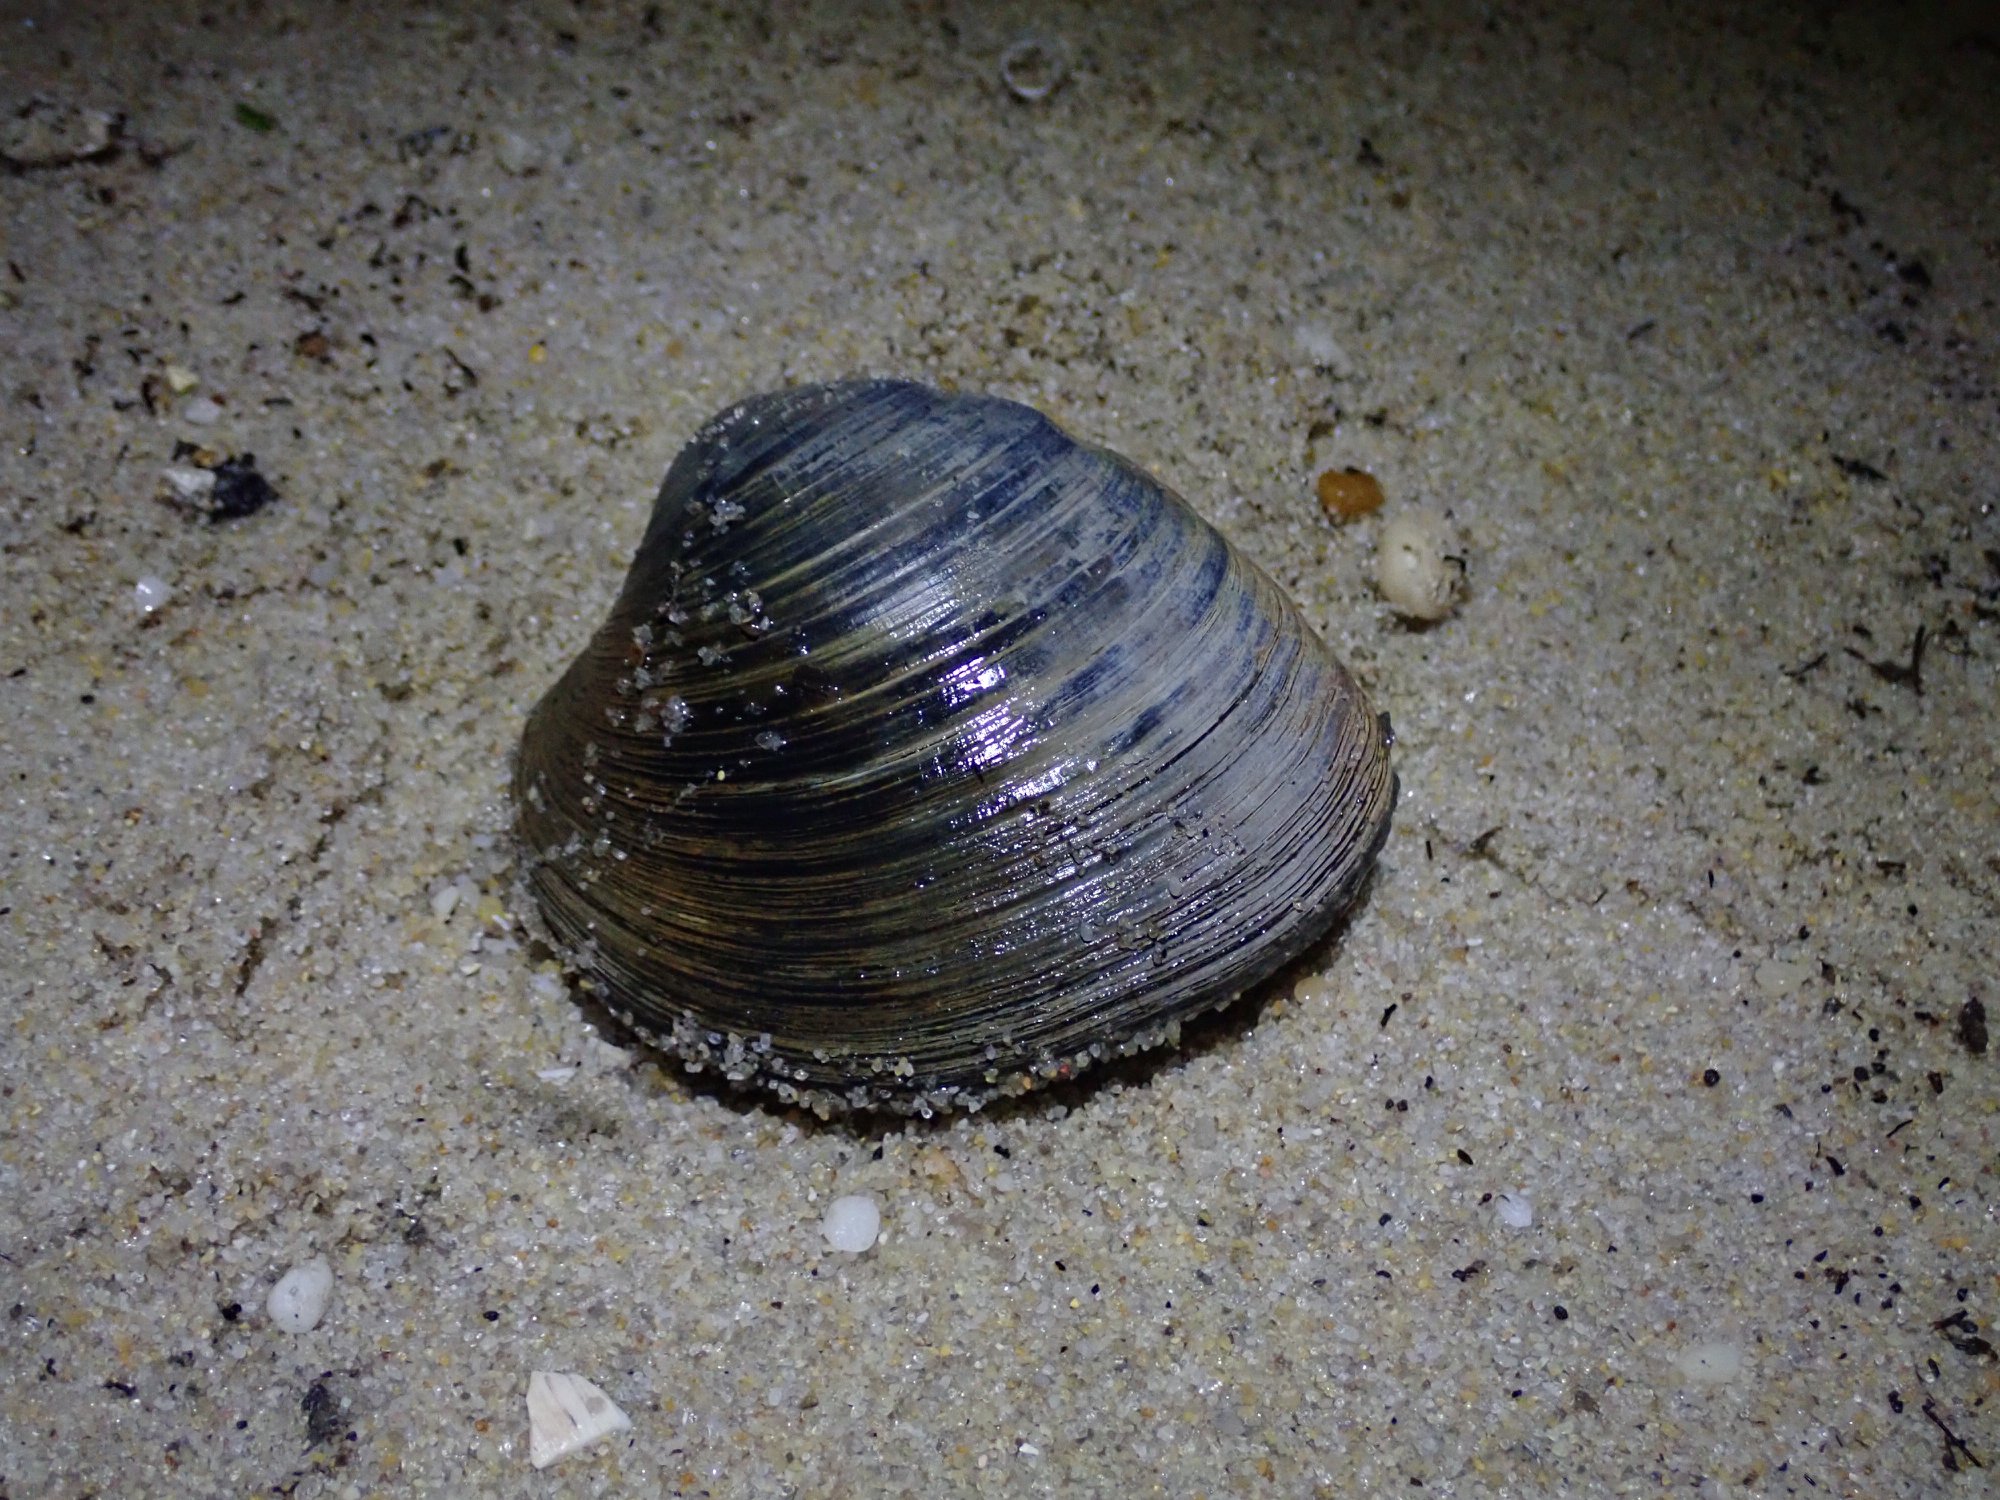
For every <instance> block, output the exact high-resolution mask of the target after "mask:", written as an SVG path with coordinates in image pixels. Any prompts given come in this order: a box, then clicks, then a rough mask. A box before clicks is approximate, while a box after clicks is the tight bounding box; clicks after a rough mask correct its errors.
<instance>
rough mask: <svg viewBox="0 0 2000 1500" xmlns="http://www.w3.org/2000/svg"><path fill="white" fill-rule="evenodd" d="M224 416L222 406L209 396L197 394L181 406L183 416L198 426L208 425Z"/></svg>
mask: <svg viewBox="0 0 2000 1500" xmlns="http://www.w3.org/2000/svg"><path fill="white" fill-rule="evenodd" d="M221 416H222V407H221V405H220V404H219V403H218V402H215V401H212V400H210V399H209V398H208V397H207V396H197V397H195V398H194V400H192V401H190V402H188V404H187V405H186V406H183V407H182V408H181V417H182V419H183V420H185V421H189V422H192V423H194V425H195V426H197V427H206V426H208V425H209V423H211V422H214V421H217V420H218V419H219V418H220V417H221Z"/></svg>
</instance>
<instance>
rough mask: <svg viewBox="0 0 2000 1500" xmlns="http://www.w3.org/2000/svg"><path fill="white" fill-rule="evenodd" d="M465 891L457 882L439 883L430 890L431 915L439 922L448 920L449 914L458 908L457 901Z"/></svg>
mask: <svg viewBox="0 0 2000 1500" xmlns="http://www.w3.org/2000/svg"><path fill="white" fill-rule="evenodd" d="M464 894H465V892H464V891H463V890H461V889H460V888H459V886H458V884H457V882H455V881H454V882H453V883H451V884H450V885H441V886H439V887H438V888H437V889H436V890H434V891H432V892H431V915H432V916H433V917H435V918H436V919H437V920H438V921H440V922H449V921H450V920H451V914H452V913H453V912H455V911H457V910H458V903H459V900H460V898H461V897H463V896H464Z"/></svg>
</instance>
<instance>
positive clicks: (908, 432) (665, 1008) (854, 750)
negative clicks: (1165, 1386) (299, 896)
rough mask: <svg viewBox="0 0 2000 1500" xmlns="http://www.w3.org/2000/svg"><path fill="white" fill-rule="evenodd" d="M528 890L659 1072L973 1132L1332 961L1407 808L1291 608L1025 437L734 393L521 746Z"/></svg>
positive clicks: (1150, 498) (896, 412)
mask: <svg viewBox="0 0 2000 1500" xmlns="http://www.w3.org/2000/svg"><path fill="white" fill-rule="evenodd" d="M515 791H516V797H517V800H518V803H519V815H520V828H521V832H522V836H523V840H524V844H525V848H526V852H527V858H526V861H525V871H526V879H527V882H528V885H529V888H530V889H531V890H532V892H533V894H534V897H535V899H536V901H537V903H538V905H539V907H540V909H541V911H542V914H543V916H544V918H545V919H546V921H547V924H548V926H549V929H550V931H551V933H552V935H553V936H554V938H555V939H556V941H557V943H558V944H559V946H560V947H561V948H562V949H563V950H564V951H565V953H566V955H567V956H568V957H569V958H570V960H571V961H572V962H573V963H574V965H575V966H576V967H577V968H579V969H580V970H582V971H583V972H584V973H585V974H587V975H588V976H590V977H591V978H592V979H593V980H594V981H596V983H597V984H598V985H599V986H600V987H601V988H602V989H603V991H604V992H605V994H606V996H607V998H608V999H609V1001H610V1003H611V1005H612V1007H613V1008H614V1009H615V1010H617V1011H619V1012H620V1013H621V1014H624V1015H625V1016H626V1017H627V1018H628V1019H629V1020H631V1021H632V1022H633V1023H634V1024H636V1025H637V1026H638V1027H639V1028H640V1029H641V1030H642V1031H643V1032H645V1033H646V1034H647V1035H648V1036H650V1037H651V1038H652V1039H653V1040H654V1041H656V1042H657V1043H659V1044H660V1045H662V1046H665V1047H667V1048H670V1049H672V1050H675V1051H678V1052H680V1053H681V1054H683V1055H684V1056H685V1057H687V1058H688V1059H689V1060H690V1061H692V1062H695V1063H698V1064H701V1065H704V1066H712V1067H715V1068H718V1069H720V1070H721V1071H723V1072H725V1073H727V1074H729V1075H730V1076H733V1077H738V1078H746V1079H747V1078H755V1079H757V1080H759V1081H761V1082H763V1083H765V1084H768V1085H770V1086H772V1087H774V1088H776V1089H777V1090H778V1091H779V1092H780V1093H781V1094H783V1095H784V1096H786V1097H788V1098H800V1099H803V1100H805V1101H806V1102H808V1103H809V1104H812V1105H813V1106H815V1107H817V1108H820V1109H822V1110H826V1109H842V1108H869V1107H890V1108H896V1109H904V1110H918V1111H929V1110H932V1109H940V1108H950V1107H954V1106H958V1107H964V1106H970V1105H976V1104H978V1103H979V1102H981V1101H983V1100H985V1099H988V1098H990V1097H992V1096H994V1095H996V1094H1000V1093H1010V1092H1019V1091H1021V1090H1024V1089H1026V1088H1030V1087H1032V1086H1034V1084H1035V1083H1036V1082H1038V1081H1040V1080H1044V1079H1048V1078H1053V1077H1059V1076H1063V1075H1065V1074H1067V1073H1069V1072H1072V1071H1074V1070H1075V1069H1077V1068H1079V1067H1081V1066H1084V1065H1087V1064H1088V1063H1089V1062H1091V1061H1092V1060H1094V1059H1097V1058H1101V1057H1104V1056H1107V1055H1112V1054H1115V1053H1121V1052H1128V1051H1131V1050H1134V1049H1136V1048H1138V1047H1142V1046H1147V1045H1152V1044H1155V1043H1158V1042H1160V1041H1162V1040H1166V1039H1168V1038H1170V1037H1171V1036H1173V1035H1174V1033H1175V1031H1176V1029H1177V1026H1178V1023H1179V1021H1180V1020H1181V1019H1183V1018H1185V1017H1187V1016H1189V1015H1191V1014H1193V1013H1195V1012H1198V1011H1201V1010H1205V1009H1208V1008H1211V1007H1213V1006H1215V1005H1218V1004H1221V1003H1223V1002H1225V1001H1227V1000H1228V999H1230V998H1231V997H1233V996H1234V995H1236V994H1238V993H1239V992H1240V991H1242V990H1243V989H1244V988H1245V987H1246V986H1248V985H1251V984H1253V983H1255V982H1256V981H1257V980H1259V979H1261V978H1263V977H1265V976H1267V975H1268V974H1270V973H1271V972H1272V971H1273V970H1275V969H1276V968H1277V967H1279V966H1280V965H1281V964H1283V963H1284V962H1286V961H1287V960H1289V959H1291V958H1292V957H1294V956H1296V955H1297V954H1298V953H1299V952H1300V951H1301V950H1302V949H1304V948H1305V947H1306V946H1307V945H1308V944H1310V943H1311V942H1312V941H1313V940H1314V939H1315V938H1317V937H1318V936H1320V935H1321V934H1322V933H1324V932H1325V931H1326V930H1327V928H1328V927H1329V926H1330V925H1331V923H1332V921H1333V920H1334V918H1335V917H1336V916H1337V915H1338V913H1339V912H1340V910H1341V909H1342V908H1343V907H1344V906H1345V905H1346V904H1347V902H1348V901H1349V900H1350V899H1351V898H1352V896H1353V894H1354V892H1355V890H1356V889H1357V887H1358V886H1359V884H1360V883H1361V881H1362V880H1363V879H1364V878H1365V876H1366V874H1367V871H1368V868H1369V866H1370V864H1371V863H1372V861H1373V858H1374V855H1375V852H1376V850H1377V849H1378V848H1379V846H1380V844H1381V841H1382V838H1383V837H1384V835H1385V833H1386V830H1387V827H1388V820H1389V814H1390V808H1391V804H1392V802H1393V800H1394V779H1393V777H1392V775H1391V773H1390V770H1389V765H1388V759H1387V753H1386V748H1385V744H1384V734H1383V732H1382V729H1381V727H1380V726H1379V724H1378V721H1377V718H1376V715H1375V712H1374V710H1373V709H1372V708H1371V707H1370V706H1369V704H1368V702H1367V700H1366V698H1365V697H1364V695H1363V693H1362V692H1361V690H1360V688H1359V687H1358V686H1357V685H1356V684H1355V682H1354V681H1353V679H1352V678H1351V677H1350V676H1349V675H1348V673H1347V672H1346V671H1345V669H1343V668H1342V667H1341V665H1340V664H1339V663H1338V662H1337V661H1335V660H1334V658H1333V657H1332V656H1331V655H1330V654H1329V653H1328V652H1327V651H1326V649H1325V648H1324V647H1323V646H1322V645H1321V644H1320V642H1319V641H1318V639H1317V638H1316V637H1315V636H1314V635H1313V633H1312V631H1311V630H1310V629H1309V628H1308V627H1307V626H1306V624H1305V622H1304V620H1303V619H1302V618H1301V617H1300V616H1299V614H1298V612H1297V611H1296V609H1294V607H1293V606H1292V605H1291V603H1290V602H1289V601H1288V600H1287V599H1286V598H1285V597H1284V595H1283V594H1282V593H1281V592H1280V590H1279V589H1278V587H1277V586H1276V585H1275V584H1274V583H1272V582H1271V580H1270V579H1269V578H1268V577H1267V576H1266V575H1265V574H1263V573H1262V572H1261V571H1259V570H1258V569H1257V568H1255V567H1254V566H1252V565H1250V564H1249V563H1248V562H1246V561H1245V560H1244V559H1243V558H1241V557H1240V556H1238V555H1237V554H1236V553H1235V552H1234V550H1233V549H1232V548H1231V547H1230V546H1229V545H1228V544H1227V543H1226V542H1225V541H1224V539H1223V538H1222V536H1221V535H1220V534H1219V533H1218V532H1217V531H1215V530H1214V529H1213V528H1212V527H1210V526H1209V525H1208V524H1207V523H1205V522H1204V521H1202V520H1201V519H1200V518H1199V517H1198V516H1197V515H1196V514H1195V513H1194V512H1193V511H1192V510H1191V509H1189V507H1188V506H1187V505H1186V504H1185V503H1184V502H1183V501H1182V500H1181V499H1180V498H1179V497H1178V496H1176V495H1175V494H1173V493H1172V492H1171V491H1170V490H1168V489H1167V488H1166V487H1164V486H1163V485H1161V484H1159V483H1158V482H1157V481H1155V480H1153V479H1152V478H1150V477H1149V476H1147V475H1146V474H1144V473H1142V472H1141V471H1140V470H1138V469H1137V468H1135V467H1134V466H1132V465H1131V464H1129V463H1127V462H1125V461H1124V460H1122V459H1120V458H1118V457H1117V456H1116V455H1113V454H1111V453H1108V452H1105V451H1104V450H1101V449H1097V448H1093V447H1090V446H1087V445H1085V444H1082V443H1079V442H1077V441H1075V440H1074V439H1072V438H1071V437H1069V436H1068V435H1067V434H1066V433H1064V432H1063V431H1062V430H1061V429H1060V428H1058V427H1057V426H1055V424H1053V423H1052V422H1050V421H1049V420H1048V419H1047V418H1045V417H1043V416H1041V415H1040V414H1039V413H1037V412H1035V411H1033V410H1031V409H1030V408H1027V407H1024V406H1020V405H1017V404H1015V403H1012V402H1008V401H1003V400H999V399H996V398H991V397H978V396H955V395H946V394H942V393H939V392H937V391H933V390H929V389H927V388H925V387H922V386H918V385H912V384H906V383H901V382H892V381H865V382H852V383H844V384H840V385H834V386H817V387H808V388H802V389H796V390H789V391H784V392H779V393H776V394H772V395H767V396H760V397H756V398H753V399H752V400H749V401H747V402H744V403H743V404H741V405H739V406H737V407H734V408H732V409H731V410H729V411H727V412H725V413H723V414H722V415H721V416H719V417H718V418H716V419H715V420H714V421H713V422H711V423H710V424H709V425H708V426H707V427H706V428H705V429H703V431H702V432H701V433H700V434H698V435H697V437H696V438H695V439H694V441H693V442H692V443H690V445H689V446H688V447H687V449H686V450H685V451H683V452H682V454H681V455H680V457H679V458H678V459H677V460H676V461H675V463H674V465H673V467H672V469H671V470H670V472H669V473H668V475H667V478H666V482H665V484H664V486H663V487H662V489H661V492H660V496H659V499H658V502H657V504H656V506H655V509H654V512H653V516H652V520H651V522H650V524H649V525H648V527H647V530H646V534H645V538H644V540H643V542H642V543H641V545H640V548H639V552H638V555H637V557H636V559H635V560H634V562H633V564H632V568H631V572H630V574H629V575H628V576H627V578H626V580H625V584H624V588H623V589H622V591H621V592H620V594H619V596H618V600H617V603H616V604H615V606H614V607H613V609H612V611H611V615H610V618H609V619H608V620H607V621H606V622H605V623H604V625H603V627H602V628H601V629H600V630H599V631H598V632H597V634H596V636H595V637H594V638H593V639H592V640H591V642H590V644H589V645H588V647H587V648H586V649H585V650H584V652H583V654H582V655H581V656H580V657H579V658H578V659H577V660H576V662H575V663H574V664H573V665H572V666H571V667H570V669H569V670H568V672H567V673H566V674H565V675H564V676H563V677H562V679H561V680H560V681H559V682H557V684H556V685H555V686H554V687H553V688H552V689H551V690H550V691H549V693H548V694H547V695H546V696H545V697H544V698H543V699H542V700H541V702H540V703H539V704H538V705H537V706H536V707H535V709H534V710H533V712H532V714H531V715H530V718H529V721H528V725H527V729H526V732H525V735H524V737H523V741H522V746H521V754H520V758H519V762H518V765H517V769H516V785H515Z"/></svg>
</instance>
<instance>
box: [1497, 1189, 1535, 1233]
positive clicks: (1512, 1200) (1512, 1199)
mask: <svg viewBox="0 0 2000 1500" xmlns="http://www.w3.org/2000/svg"><path fill="white" fill-rule="evenodd" d="M1493 1212H1495V1213H1496V1214H1498V1215H1499V1216H1500V1222H1501V1223H1502V1224H1505V1225H1506V1226H1507V1227H1508V1228H1509V1229H1526V1228H1527V1227H1528V1226H1529V1225H1530V1224H1532V1223H1534V1222H1535V1205H1534V1201H1533V1200H1532V1199H1530V1198H1529V1197H1528V1196H1527V1195H1526V1194H1525V1193H1501V1194H1499V1195H1498V1196H1497V1197H1495V1198H1494V1200H1493Z"/></svg>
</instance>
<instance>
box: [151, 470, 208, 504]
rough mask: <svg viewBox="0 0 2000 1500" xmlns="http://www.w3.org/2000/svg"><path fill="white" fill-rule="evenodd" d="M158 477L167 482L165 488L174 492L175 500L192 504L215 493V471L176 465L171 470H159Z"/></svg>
mask: <svg viewBox="0 0 2000 1500" xmlns="http://www.w3.org/2000/svg"><path fill="white" fill-rule="evenodd" d="M160 477H161V478H162V479H164V480H166V482H167V488H168V489H170V490H172V491H173V492H174V498H175V499H176V500H180V501H183V502H185V503H188V504H193V503H194V502H196V501H198V500H206V499H207V498H208V497H209V496H210V495H212V494H214V493H215V470H213V469H197V468H194V467H192V466H189V465H182V464H176V465H174V466H173V467H172V468H167V469H162V470H160Z"/></svg>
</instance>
